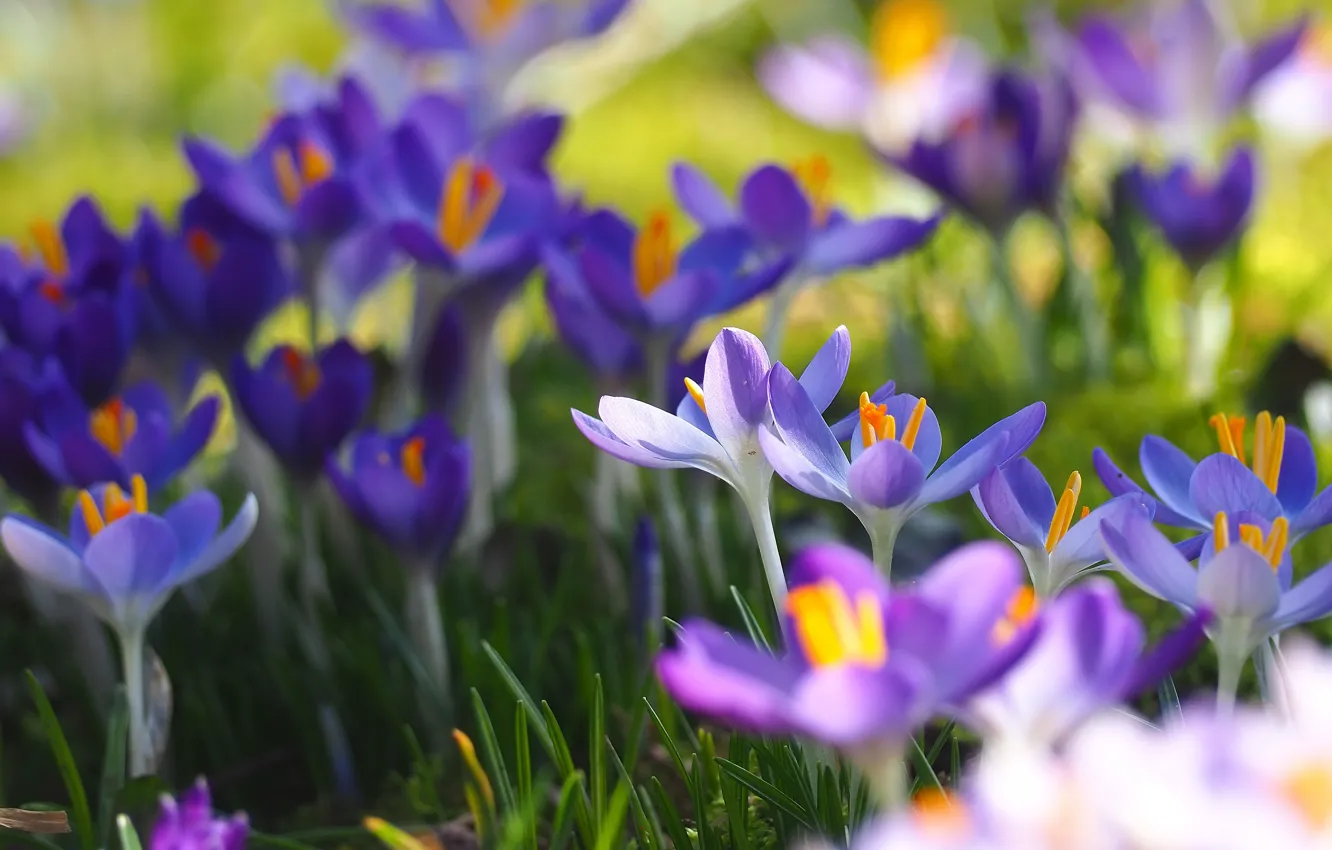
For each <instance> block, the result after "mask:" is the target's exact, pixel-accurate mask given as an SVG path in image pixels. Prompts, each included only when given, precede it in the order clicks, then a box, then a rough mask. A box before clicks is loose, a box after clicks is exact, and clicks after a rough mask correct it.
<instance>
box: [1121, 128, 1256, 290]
mask: <svg viewBox="0 0 1332 850" xmlns="http://www.w3.org/2000/svg"><path fill="white" fill-rule="evenodd" d="M1129 179H1130V180H1131V181H1132V185H1133V188H1134V189H1135V190H1136V193H1137V196H1138V203H1139V204H1141V205H1142V209H1143V212H1144V213H1146V215H1147V217H1148V218H1149V219H1151V221H1152V222H1153V223H1154V224H1155V225H1156V226H1157V227H1158V228H1160V230H1161V234H1162V235H1163V236H1165V239H1166V241H1167V242H1169V243H1170V246H1171V247H1172V248H1174V249H1175V251H1176V252H1177V253H1178V254H1179V256H1180V259H1182V260H1183V261H1184V262H1185V263H1186V264H1188V266H1189V268H1191V269H1193V270H1194V271H1195V272H1196V271H1197V270H1198V269H1200V268H1202V267H1203V266H1204V265H1206V264H1207V262H1208V261H1209V260H1211V259H1212V258H1213V257H1215V256H1216V255H1217V253H1218V252H1220V250H1221V249H1222V248H1224V247H1225V246H1226V245H1228V244H1230V242H1232V241H1233V240H1234V239H1235V237H1236V236H1237V235H1239V232H1240V230H1241V229H1242V228H1243V226H1244V223H1245V221H1246V220H1247V219H1248V217H1249V211H1250V209H1251V208H1252V207H1253V192H1254V161H1253V153H1252V152H1251V151H1250V150H1248V149H1247V148H1240V149H1238V150H1236V151H1235V152H1234V153H1233V154H1232V155H1231V157H1230V159H1229V161H1228V162H1227V163H1226V165H1225V167H1224V168H1223V169H1222V170H1221V172H1220V173H1218V174H1216V175H1215V176H1212V177H1209V176H1204V175H1201V174H1199V172H1198V170H1197V169H1196V168H1194V167H1193V166H1191V165H1188V164H1186V163H1177V164H1175V165H1174V166H1172V167H1171V168H1170V170H1169V171H1166V172H1165V173H1164V174H1150V173H1148V172H1147V171H1145V170H1144V169H1143V168H1141V167H1138V168H1136V169H1135V170H1134V171H1133V172H1131V176H1130V178H1129Z"/></svg>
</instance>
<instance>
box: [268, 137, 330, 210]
mask: <svg viewBox="0 0 1332 850" xmlns="http://www.w3.org/2000/svg"><path fill="white" fill-rule="evenodd" d="M332 173H333V159H332V157H330V156H329V155H328V153H327V152H326V151H325V150H324V149H323V148H321V147H319V145H317V144H315V143H314V142H312V141H310V140H309V139H303V140H301V141H300V142H299V143H297V144H296V146H295V148H294V149H293V148H289V147H282V148H278V149H277V150H275V151H273V176H274V177H275V178H276V180H277V186H278V192H280V193H281V195H282V200H283V201H285V202H286V203H287V206H289V207H294V206H296V204H297V203H298V202H299V201H300V199H301V196H302V195H304V194H305V193H306V192H307V191H309V189H310V187H312V186H314V185H316V184H318V183H321V182H323V181H324V180H327V179H328V178H329V176H330V175H331V174H332Z"/></svg>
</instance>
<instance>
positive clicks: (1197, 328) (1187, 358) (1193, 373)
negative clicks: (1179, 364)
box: [1180, 267, 1215, 399]
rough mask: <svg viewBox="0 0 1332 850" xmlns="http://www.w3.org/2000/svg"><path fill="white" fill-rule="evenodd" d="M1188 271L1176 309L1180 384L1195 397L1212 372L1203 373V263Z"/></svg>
mask: <svg viewBox="0 0 1332 850" xmlns="http://www.w3.org/2000/svg"><path fill="white" fill-rule="evenodd" d="M1190 271H1191V274H1192V278H1191V279H1190V281H1189V285H1188V289H1187V290H1186V293H1185V297H1184V301H1183V303H1182V304H1181V305H1180V313H1181V320H1182V322H1183V325H1184V386H1185V388H1186V390H1187V391H1188V395H1189V397H1190V398H1193V399H1197V398H1202V397H1205V396H1206V395H1208V394H1209V390H1210V389H1211V387H1212V386H1213V382H1214V378H1215V375H1209V374H1207V371H1208V368H1209V366H1211V364H1210V362H1209V357H1208V352H1207V345H1206V339H1205V337H1206V334H1205V333H1204V327H1203V326H1204V325H1205V324H1206V313H1205V311H1204V310H1203V295H1204V293H1205V290H1206V283H1205V281H1204V280H1203V271H1204V267H1199V268H1197V269H1191V270H1190Z"/></svg>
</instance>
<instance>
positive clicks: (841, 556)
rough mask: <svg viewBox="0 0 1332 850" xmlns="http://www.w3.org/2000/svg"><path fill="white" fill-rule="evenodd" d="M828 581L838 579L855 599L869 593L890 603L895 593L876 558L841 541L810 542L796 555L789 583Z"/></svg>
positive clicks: (801, 585)
mask: <svg viewBox="0 0 1332 850" xmlns="http://www.w3.org/2000/svg"><path fill="white" fill-rule="evenodd" d="M825 581H832V582H835V583H836V584H837V586H838V587H840V588H841V589H842V590H843V592H845V593H846V595H847V598H848V599H851V600H855V599H856V598H857V597H859V596H861V595H862V594H865V593H869V594H871V595H872V596H873V597H874V598H875V599H877V600H878V601H879V603H880V605H887V604H888V600H889V597H890V596H891V594H892V588H891V587H890V586H889V584H888V580H887V579H885V578H884V577H883V575H882V574H880V573H879V570H878V568H876V567H875V566H874V562H873V561H871V560H870V559H869V558H866V557H865V556H864V555H863V554H862V553H861V552H860V551H859V550H856V549H852V548H851V547H850V546H845V545H843V544H841V543H820V544H817V545H813V546H808V547H806V548H804V549H802V550H801V551H800V553H799V554H797V555H796V557H795V559H794V560H793V561H792V562H791V566H790V568H789V569H788V570H787V584H788V585H789V586H790V587H791V589H792V590H794V589H795V588H797V587H803V586H805V585H811V584H821V583H823V582H825Z"/></svg>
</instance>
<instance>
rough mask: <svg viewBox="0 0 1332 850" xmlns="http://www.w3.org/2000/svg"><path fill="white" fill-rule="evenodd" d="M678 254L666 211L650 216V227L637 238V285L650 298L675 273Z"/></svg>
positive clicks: (635, 277)
mask: <svg viewBox="0 0 1332 850" xmlns="http://www.w3.org/2000/svg"><path fill="white" fill-rule="evenodd" d="M675 264H676V251H675V242H674V239H673V238H672V235H671V219H670V216H669V215H667V214H666V211H665V210H657V211H656V212H653V213H652V215H650V216H648V221H647V224H645V225H644V226H643V229H642V230H640V231H639V232H638V236H637V238H635V239H634V285H635V286H637V287H638V293H639V295H642V296H643V297H644V298H646V297H648V296H649V295H651V294H652V293H654V292H656V291H657V289H658V288H659V287H660V286H661V285H662V284H663V283H665V282H666V281H668V280H670V279H671V277H672V276H673V275H674V274H675Z"/></svg>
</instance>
